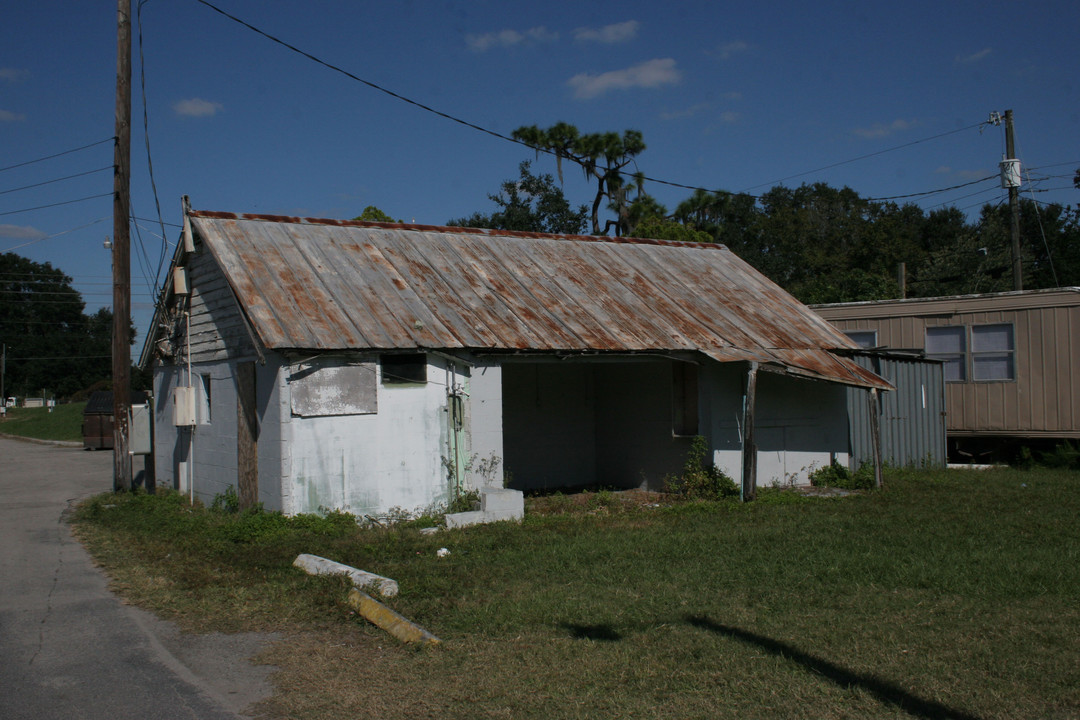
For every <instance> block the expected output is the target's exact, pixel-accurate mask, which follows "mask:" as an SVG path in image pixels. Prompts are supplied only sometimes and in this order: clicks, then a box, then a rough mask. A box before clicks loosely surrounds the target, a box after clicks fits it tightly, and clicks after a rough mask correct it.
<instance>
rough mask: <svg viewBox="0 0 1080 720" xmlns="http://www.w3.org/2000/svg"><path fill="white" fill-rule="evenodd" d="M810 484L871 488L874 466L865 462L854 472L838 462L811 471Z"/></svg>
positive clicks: (845, 487)
mask: <svg viewBox="0 0 1080 720" xmlns="http://www.w3.org/2000/svg"><path fill="white" fill-rule="evenodd" d="M810 484H811V485H813V486H814V487H835V488H843V489H845V490H871V489H873V487H874V466H873V465H872V464H871V463H863V464H862V465H860V466H859V469H858V470H856V471H855V472H854V473H853V472H851V471H850V470H848V469H847V468H846V467H844V466H843V465H841V464H840V463H838V462H836V460H835V459H834V460H833V461H832V462H830V463H829V464H828V465H822V466H821V467H819V468H817V469H815V470H812V471H811V472H810Z"/></svg>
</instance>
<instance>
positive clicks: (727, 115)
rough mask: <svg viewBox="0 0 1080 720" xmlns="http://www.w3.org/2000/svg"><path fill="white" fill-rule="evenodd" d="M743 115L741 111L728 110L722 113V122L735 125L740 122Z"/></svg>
mask: <svg viewBox="0 0 1080 720" xmlns="http://www.w3.org/2000/svg"><path fill="white" fill-rule="evenodd" d="M740 117H742V116H741V115H739V113H737V112H734V111H732V110H726V111H724V112H722V113H720V122H721V123H723V124H724V125H734V124H735V123H737V122H739V118H740Z"/></svg>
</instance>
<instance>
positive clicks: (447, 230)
mask: <svg viewBox="0 0 1080 720" xmlns="http://www.w3.org/2000/svg"><path fill="white" fill-rule="evenodd" d="M189 215H190V216H191V217H201V218H206V219H208V220H251V221H256V222H274V223H283V224H294V225H326V226H329V227H357V228H381V229H385V230H411V231H417V232H437V233H443V234H447V235H454V234H457V235H485V236H488V237H515V238H525V239H532V240H562V241H567V240H569V241H576V242H597V243H612V244H622V245H659V246H663V247H682V248H690V249H695V250H719V249H721V248H722V249H725V250H729V248H728V247H727V245H724V244H723V243H710V242H695V241H688V240H663V239H659V238H640V237H612V236H607V235H580V234H559V233H544V232H531V231H525V230H496V229H492V228H468V227H456V226H453V225H427V224H424V223H387V222H376V221H373V220H340V219H336V218H316V217H301V216H299V215H274V214H263V213H234V212H227V211H219V210H191V212H190V213H189Z"/></svg>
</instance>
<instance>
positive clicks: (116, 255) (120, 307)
mask: <svg viewBox="0 0 1080 720" xmlns="http://www.w3.org/2000/svg"><path fill="white" fill-rule="evenodd" d="M113 165H114V167H113V247H112V271H113V332H112V386H113V489H114V490H130V489H131V456H130V455H129V454H128V414H129V409H130V407H131V242H130V229H129V228H130V226H129V225H128V216H129V215H130V211H129V208H130V206H131V202H130V187H131V0H118V6H117V32H116V149H115V152H114V153H113Z"/></svg>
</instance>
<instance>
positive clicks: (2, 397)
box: [0, 343, 7, 417]
mask: <svg viewBox="0 0 1080 720" xmlns="http://www.w3.org/2000/svg"><path fill="white" fill-rule="evenodd" d="M5 375H7V343H4V354H3V355H0V417H2V416H4V415H7V393H6V392H4V379H5V378H4V376H5Z"/></svg>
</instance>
